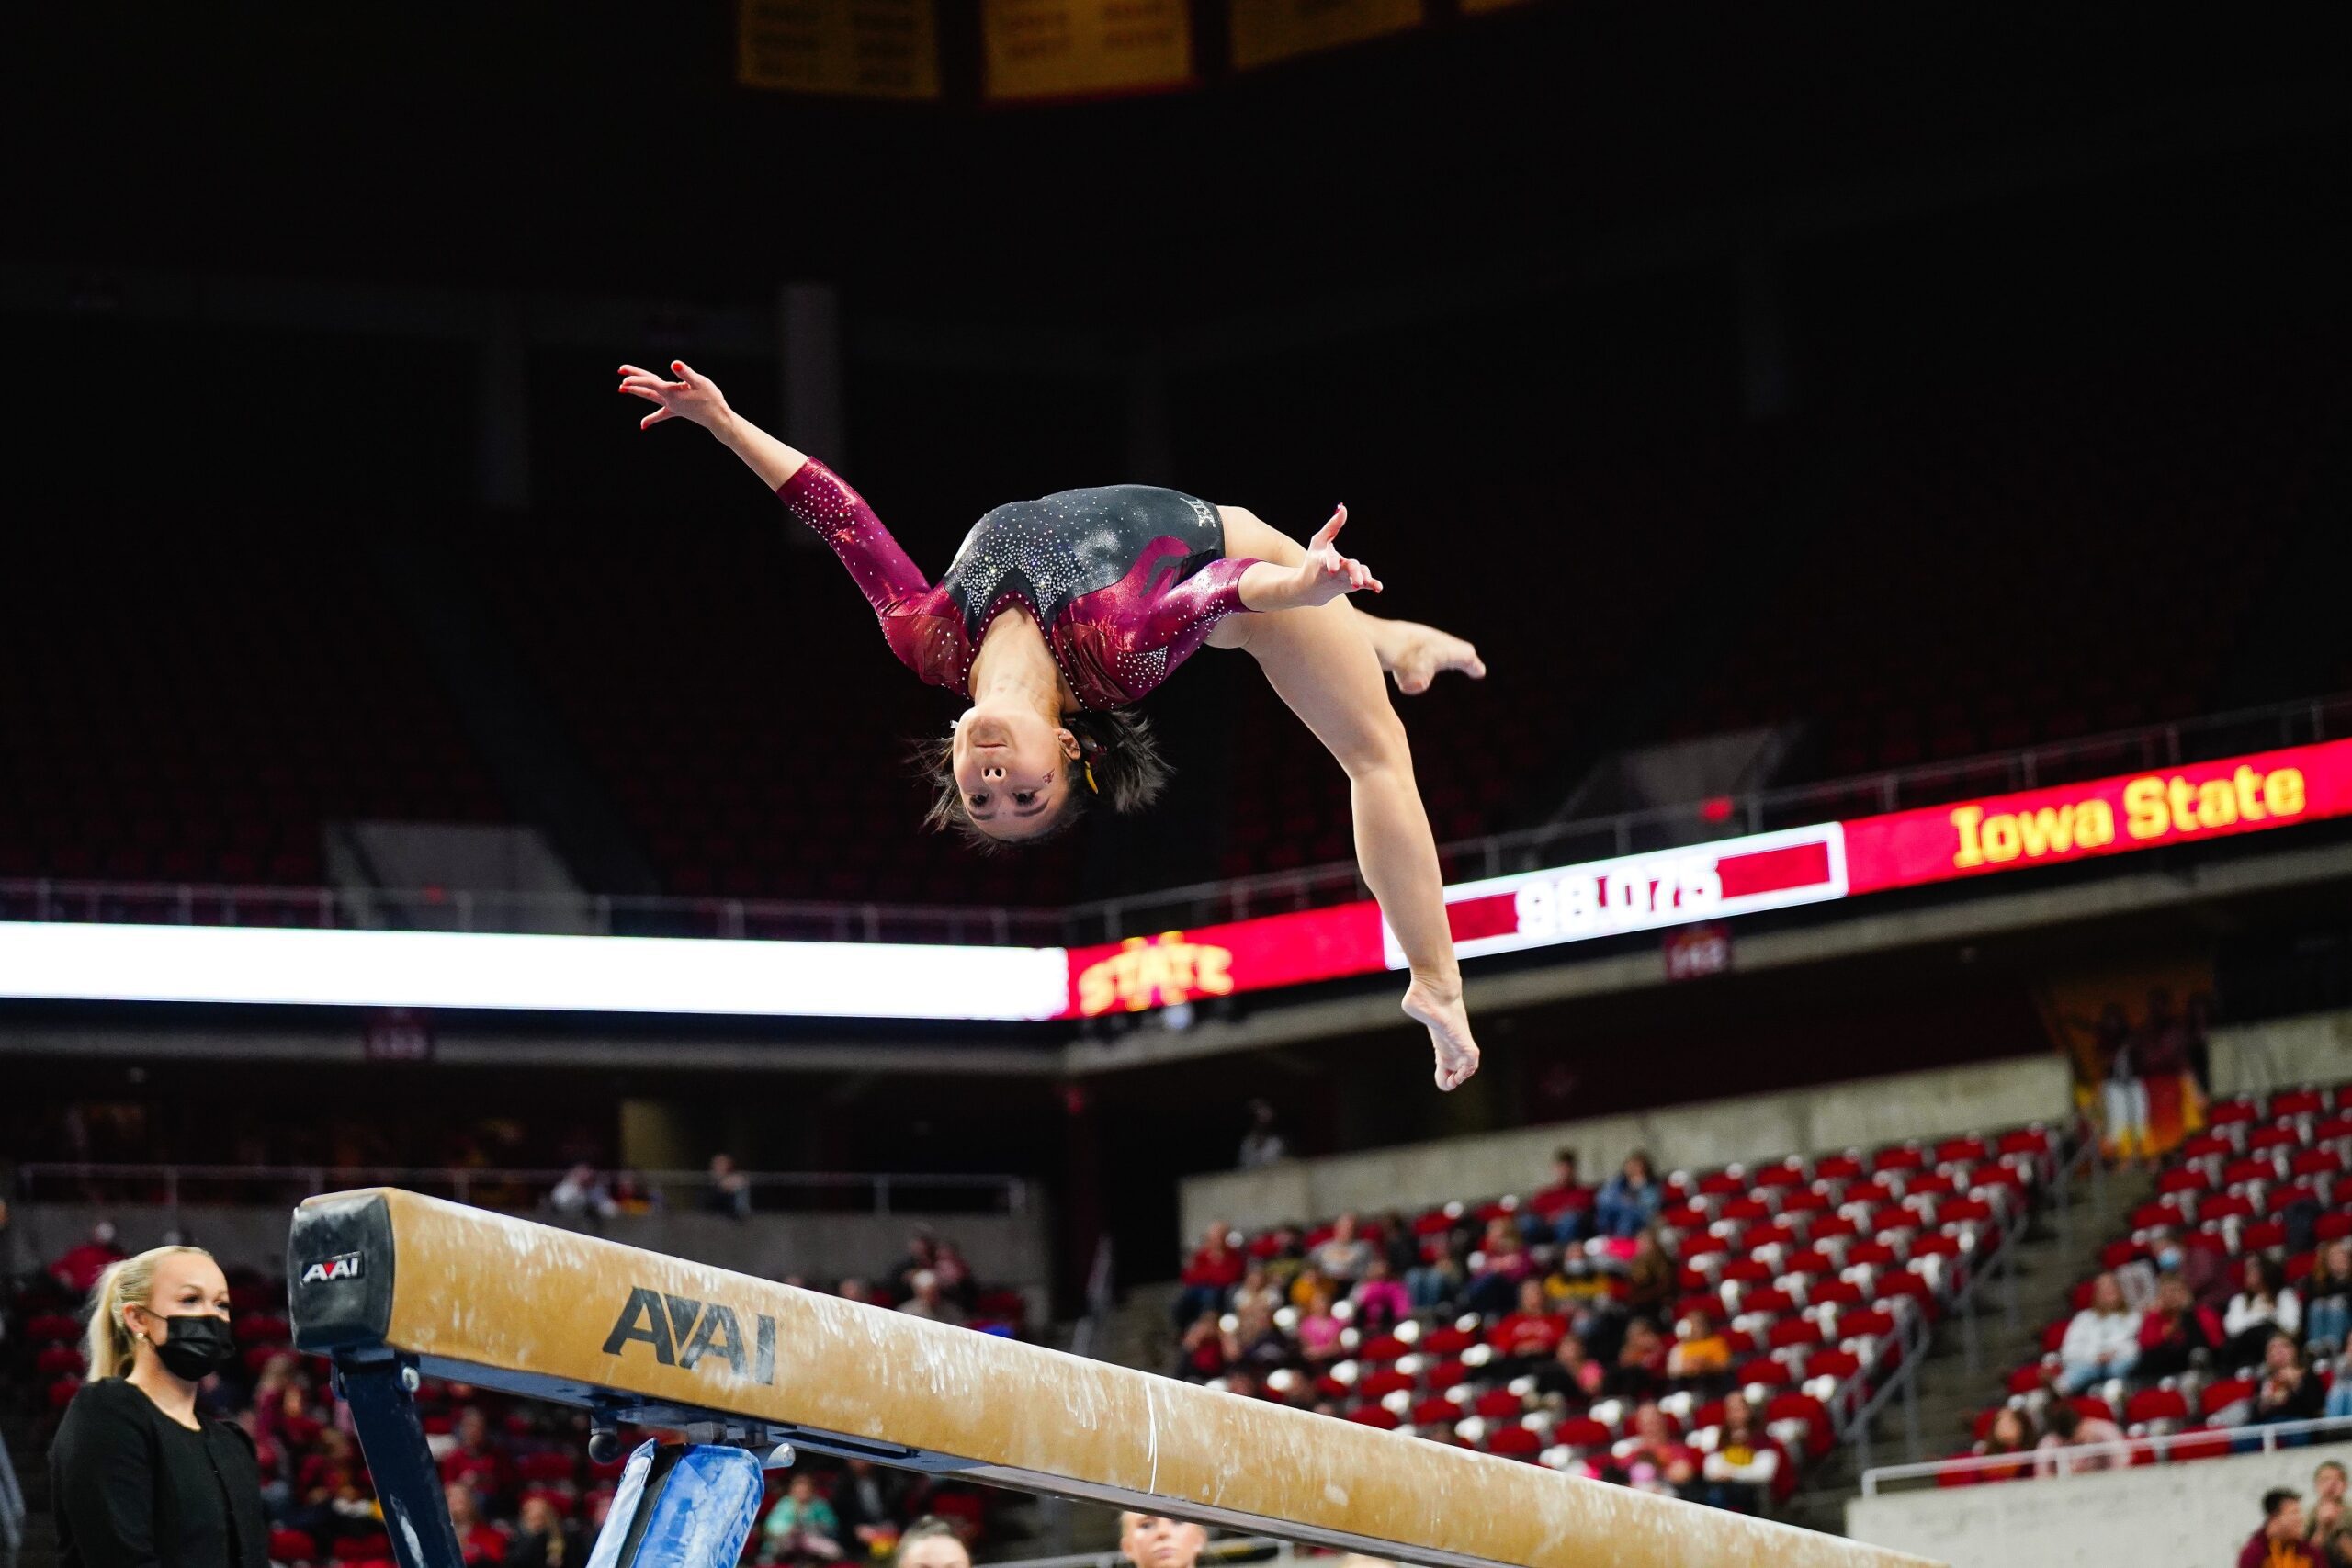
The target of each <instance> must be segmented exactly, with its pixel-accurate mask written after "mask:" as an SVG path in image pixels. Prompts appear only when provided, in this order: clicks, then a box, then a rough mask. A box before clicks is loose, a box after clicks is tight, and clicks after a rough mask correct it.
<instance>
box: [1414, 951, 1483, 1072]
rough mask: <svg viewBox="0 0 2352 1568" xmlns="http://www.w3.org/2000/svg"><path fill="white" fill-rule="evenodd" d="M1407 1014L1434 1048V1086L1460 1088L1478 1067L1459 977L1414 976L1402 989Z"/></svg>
mask: <svg viewBox="0 0 2352 1568" xmlns="http://www.w3.org/2000/svg"><path fill="white" fill-rule="evenodd" d="M1403 1006H1404V1009H1405V1011H1406V1013H1407V1014H1408V1015H1409V1016H1410V1017H1412V1018H1413V1019H1415V1020H1416V1021H1419V1023H1421V1024H1422V1025H1423V1026H1425V1027H1426V1028H1427V1029H1428V1030H1429V1032H1430V1044H1431V1045H1433V1046H1435V1047H1436V1048H1437V1087H1438V1088H1440V1089H1460V1088H1461V1087H1462V1086H1463V1085H1464V1084H1465V1083H1467V1082H1469V1081H1470V1075H1471V1074H1472V1073H1475V1072H1476V1071H1477V1070H1478V1045H1477V1042H1476V1041H1474V1040H1472V1039H1471V1038H1470V1013H1469V1010H1467V1009H1465V1008H1464V1006H1463V1005H1462V981H1461V979H1460V978H1459V977H1458V976H1457V977H1456V978H1455V979H1453V981H1451V982H1450V983H1441V982H1439V981H1435V980H1424V979H1421V978H1419V976H1416V977H1415V978H1414V981H1413V983H1412V985H1411V986H1410V987H1408V988H1407V990H1406V992H1405V1000H1404V1003H1403Z"/></svg>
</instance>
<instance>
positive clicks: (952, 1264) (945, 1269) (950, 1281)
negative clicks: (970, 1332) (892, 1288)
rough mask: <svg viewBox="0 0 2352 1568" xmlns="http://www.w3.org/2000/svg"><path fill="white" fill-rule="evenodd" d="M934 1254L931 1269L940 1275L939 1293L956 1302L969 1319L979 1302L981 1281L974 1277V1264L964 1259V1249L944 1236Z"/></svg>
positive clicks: (958, 1308)
mask: <svg viewBox="0 0 2352 1568" xmlns="http://www.w3.org/2000/svg"><path fill="white" fill-rule="evenodd" d="M932 1256H933V1262H932V1266H931V1271H932V1272H933V1274H936V1275H937V1276H939V1293H940V1294H941V1295H943V1296H945V1297H946V1298H947V1299H948V1300H949V1301H951V1302H953V1303H956V1311H958V1312H960V1313H962V1314H964V1316H965V1317H966V1319H967V1320H968V1319H969V1318H970V1317H971V1315H972V1309H973V1308H974V1307H976V1306H978V1304H979V1300H980V1282H979V1280H977V1279H975V1278H973V1275H972V1266H971V1265H970V1264H969V1263H967V1262H966V1261H965V1260H964V1249H963V1248H962V1247H958V1246H957V1245H956V1243H955V1242H954V1241H952V1240H950V1239H949V1238H948V1237H946V1236H942V1237H940V1238H939V1245H938V1247H937V1249H936V1250H935V1251H934V1252H933V1255H932Z"/></svg>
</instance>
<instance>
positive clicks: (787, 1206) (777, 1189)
mask: <svg viewBox="0 0 2352 1568" xmlns="http://www.w3.org/2000/svg"><path fill="white" fill-rule="evenodd" d="M569 1174H570V1172H569V1171H568V1170H529V1169H525V1170H497V1169H485V1168H470V1167H464V1166H323V1165H311V1166H266V1165H131V1164H104V1163H95V1162H63V1161H43V1160H35V1161H28V1162H25V1163H22V1164H19V1165H18V1166H17V1181H16V1189H17V1191H16V1195H17V1199H18V1201H23V1202H51V1203H147V1204H155V1205H158V1206H161V1207H164V1208H166V1209H172V1210H177V1209H179V1208H181V1207H182V1206H183V1205H193V1204H210V1205H226V1206H246V1205H265V1206H275V1205H280V1204H290V1203H293V1202H299V1201H301V1200H302V1199H304V1198H308V1197H311V1196H312V1195H314V1194H317V1193H320V1192H333V1191H339V1190H344V1189H345V1188H352V1187H404V1188H407V1189H408V1190H411V1191H413V1192H424V1193H427V1194H429V1195H432V1196H435V1197H446V1198H449V1199H453V1200H455V1201H458V1202H460V1203H471V1204H474V1205H476V1206H477V1207H480V1208H485V1209H508V1210H516V1211H528V1210H533V1209H542V1208H545V1207H547V1206H548V1201H549V1194H551V1193H552V1192H553V1191H554V1190H555V1189H556V1187H557V1186H558V1185H559V1184H560V1183H561V1182H562V1181H563V1180H564V1179H565V1178H566V1177H567V1176H568V1175H569ZM628 1174H629V1177H630V1179H631V1181H632V1182H633V1183H634V1185H635V1188H636V1190H637V1191H638V1192H639V1194H640V1195H641V1201H642V1202H643V1203H644V1205H645V1207H644V1208H643V1209H638V1208H635V1207H634V1206H632V1205H630V1204H627V1203H624V1204H623V1205H622V1207H621V1211H620V1212H622V1213H646V1212H651V1211H652V1210H655V1209H660V1210H662V1211H666V1212H685V1213H693V1212H695V1211H696V1210H700V1209H703V1208H706V1207H707V1206H708V1205H707V1204H706V1202H705V1199H706V1197H707V1194H709V1192H710V1191H711V1190H712V1189H711V1182H710V1174H709V1172H707V1171H701V1170H654V1171H632V1172H629V1173H628ZM740 1174H741V1176H742V1177H743V1190H744V1194H745V1198H746V1201H747V1203H748V1207H749V1212H751V1213H755V1214H757V1213H809V1212H820V1213H865V1214H890V1213H901V1214H915V1213H924V1214H928V1213H1001V1214H1020V1213H1027V1212H1028V1209H1029V1206H1030V1196H1031V1194H1030V1191H1029V1183H1028V1182H1027V1181H1026V1180H1024V1179H1023V1178H1021V1177H1017V1176H958V1175H922V1174H911V1173H904V1172H886V1173H875V1172H865V1171H801V1170H785V1171H775V1170H770V1171H743V1172H741V1173H740ZM604 1179H605V1182H606V1191H607V1193H608V1195H611V1193H610V1177H609V1175H605V1178H604Z"/></svg>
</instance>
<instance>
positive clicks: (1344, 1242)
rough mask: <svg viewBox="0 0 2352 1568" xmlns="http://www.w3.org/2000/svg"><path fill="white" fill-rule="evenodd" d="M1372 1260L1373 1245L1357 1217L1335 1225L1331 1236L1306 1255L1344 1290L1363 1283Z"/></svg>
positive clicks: (1344, 1218) (1347, 1216)
mask: <svg viewBox="0 0 2352 1568" xmlns="http://www.w3.org/2000/svg"><path fill="white" fill-rule="evenodd" d="M1372 1259H1373V1245H1372V1243H1371V1242H1369V1241H1367V1240H1365V1239H1364V1238H1363V1235H1360V1234H1359V1231H1358V1225H1357V1222H1356V1217H1355V1216H1354V1215H1353V1214H1341V1215H1340V1217H1339V1218H1338V1219H1336V1220H1334V1221H1332V1222H1331V1234H1330V1235H1328V1236H1326V1237H1324V1238H1323V1241H1322V1244H1321V1245H1320V1246H1318V1247H1314V1248H1312V1249H1310V1250H1309V1251H1308V1253H1307V1255H1306V1261H1307V1264H1308V1265H1309V1266H1310V1267H1311V1268H1313V1269H1315V1271H1316V1272H1317V1273H1318V1274H1321V1275H1322V1276H1323V1277H1324V1278H1325V1279H1326V1280H1330V1281H1331V1282H1332V1283H1333V1284H1334V1285H1336V1286H1338V1287H1339V1288H1340V1289H1341V1290H1345V1289H1346V1288H1347V1287H1349V1286H1350V1285H1352V1284H1354V1283H1355V1282H1356V1281H1357V1280H1361V1279H1363V1271H1364V1270H1365V1269H1369V1268H1371V1267H1372Z"/></svg>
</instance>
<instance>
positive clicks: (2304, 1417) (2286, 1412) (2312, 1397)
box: [2246, 1331, 2327, 1427]
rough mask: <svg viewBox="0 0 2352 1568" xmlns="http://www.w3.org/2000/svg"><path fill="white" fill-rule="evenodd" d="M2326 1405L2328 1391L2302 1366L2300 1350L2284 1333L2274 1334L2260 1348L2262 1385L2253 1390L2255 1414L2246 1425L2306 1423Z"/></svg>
mask: <svg viewBox="0 0 2352 1568" xmlns="http://www.w3.org/2000/svg"><path fill="white" fill-rule="evenodd" d="M2326 1403H2327V1389H2326V1387H2325V1386H2324V1384H2322V1383H2321V1382H2320V1381H2319V1377H2318V1375H2317V1374H2316V1373H2314V1372H2313V1371H2312V1370H2311V1369H2310V1368H2309V1367H2306V1366H2305V1365H2304V1364H2303V1348H2302V1347H2301V1345H2298V1344H2296V1343H2295V1338H2294V1336H2292V1335H2290V1334H2288V1333H2285V1332H2283V1331H2281V1332H2279V1333H2277V1334H2273V1335H2272V1336H2271V1337H2270V1338H2269V1340H2268V1342H2267V1344H2265V1345H2264V1347H2263V1350H2262V1382H2261V1386H2260V1387H2258V1388H2256V1390H2255V1394H2254V1410H2253V1413H2252V1414H2251V1415H2250V1416H2247V1417H2246V1425H2247V1426H2249V1427H2267V1426H2272V1425H2275V1424H2277V1423H2278V1422H2282V1421H2309V1420H2312V1418H2314V1417H2315V1416H2318V1415H2319V1413H2320V1411H2321V1410H2322V1409H2323V1408H2324V1406H2325V1404H2326Z"/></svg>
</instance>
